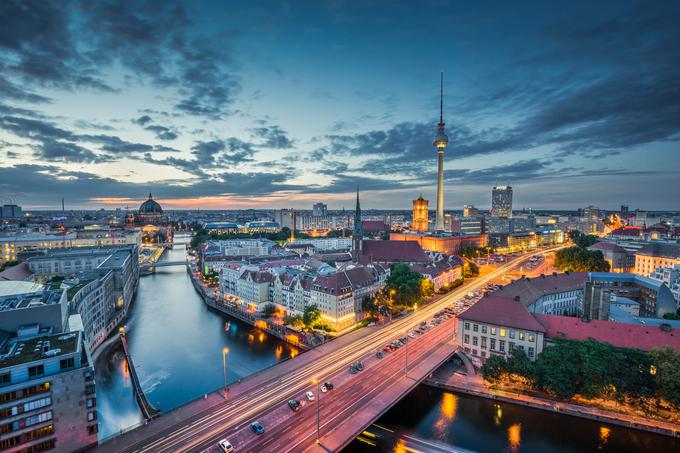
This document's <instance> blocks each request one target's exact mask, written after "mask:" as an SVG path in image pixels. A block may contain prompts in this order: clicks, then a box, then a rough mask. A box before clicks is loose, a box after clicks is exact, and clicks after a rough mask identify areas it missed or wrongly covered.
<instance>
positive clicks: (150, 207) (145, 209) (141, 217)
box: [135, 193, 164, 225]
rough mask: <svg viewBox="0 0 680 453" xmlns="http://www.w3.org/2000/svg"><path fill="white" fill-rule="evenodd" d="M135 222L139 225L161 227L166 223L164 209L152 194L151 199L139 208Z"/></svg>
mask: <svg viewBox="0 0 680 453" xmlns="http://www.w3.org/2000/svg"><path fill="white" fill-rule="evenodd" d="M135 221H136V223H137V224H139V225H161V224H162V223H164V218H163V208H161V205H159V204H158V202H157V201H156V200H154V199H153V195H151V194H150V193H149V198H148V199H147V200H146V201H145V202H144V203H142V204H141V205H140V206H139V210H138V211H137V214H136V216H135Z"/></svg>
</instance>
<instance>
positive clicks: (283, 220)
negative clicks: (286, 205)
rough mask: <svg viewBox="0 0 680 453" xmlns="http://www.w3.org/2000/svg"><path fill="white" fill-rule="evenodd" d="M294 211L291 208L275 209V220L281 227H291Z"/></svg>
mask: <svg viewBox="0 0 680 453" xmlns="http://www.w3.org/2000/svg"><path fill="white" fill-rule="evenodd" d="M294 216H295V212H294V211H293V210H292V209H280V210H278V211H276V214H275V216H274V217H275V220H276V222H277V223H278V224H279V225H280V226H281V228H289V229H293V217H294Z"/></svg>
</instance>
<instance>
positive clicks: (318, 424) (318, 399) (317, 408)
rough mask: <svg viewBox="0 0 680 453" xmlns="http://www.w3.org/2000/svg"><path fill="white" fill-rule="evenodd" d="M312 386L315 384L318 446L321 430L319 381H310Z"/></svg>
mask: <svg viewBox="0 0 680 453" xmlns="http://www.w3.org/2000/svg"><path fill="white" fill-rule="evenodd" d="M312 384H316V443H317V444H320V443H321V439H320V437H319V431H320V428H321V412H320V410H321V408H320V406H321V381H320V380H319V379H312Z"/></svg>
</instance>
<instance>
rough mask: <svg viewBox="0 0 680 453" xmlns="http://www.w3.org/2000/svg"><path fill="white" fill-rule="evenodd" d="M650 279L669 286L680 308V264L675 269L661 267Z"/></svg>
mask: <svg viewBox="0 0 680 453" xmlns="http://www.w3.org/2000/svg"><path fill="white" fill-rule="evenodd" d="M649 278H651V279H653V280H657V281H660V282H663V283H664V284H665V285H666V286H668V288H670V290H671V293H673V297H674V298H675V303H676V305H677V307H678V308H680V264H676V265H674V266H673V267H660V268H658V269H656V270H655V271H654V273H652V274H650V276H649Z"/></svg>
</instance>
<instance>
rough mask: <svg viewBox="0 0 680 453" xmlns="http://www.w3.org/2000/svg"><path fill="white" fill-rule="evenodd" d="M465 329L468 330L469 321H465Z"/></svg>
mask: <svg viewBox="0 0 680 453" xmlns="http://www.w3.org/2000/svg"><path fill="white" fill-rule="evenodd" d="M465 330H470V323H469V322H466V323H465Z"/></svg>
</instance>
